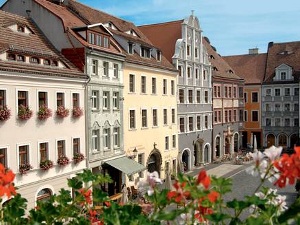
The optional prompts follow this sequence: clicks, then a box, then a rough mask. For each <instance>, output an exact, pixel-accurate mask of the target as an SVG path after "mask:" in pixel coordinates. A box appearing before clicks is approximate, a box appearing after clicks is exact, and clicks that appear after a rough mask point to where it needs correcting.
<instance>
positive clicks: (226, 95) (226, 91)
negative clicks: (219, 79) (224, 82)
mask: <svg viewBox="0 0 300 225" xmlns="http://www.w3.org/2000/svg"><path fill="white" fill-rule="evenodd" d="M224 96H225V98H228V87H226V86H225V94H224Z"/></svg>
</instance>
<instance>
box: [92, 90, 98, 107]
mask: <svg viewBox="0 0 300 225" xmlns="http://www.w3.org/2000/svg"><path fill="white" fill-rule="evenodd" d="M91 98H92V110H98V109H99V91H92V97H91Z"/></svg>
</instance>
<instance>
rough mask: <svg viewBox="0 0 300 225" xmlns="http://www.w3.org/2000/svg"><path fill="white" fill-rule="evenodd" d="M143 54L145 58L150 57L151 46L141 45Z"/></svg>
mask: <svg viewBox="0 0 300 225" xmlns="http://www.w3.org/2000/svg"><path fill="white" fill-rule="evenodd" d="M141 56H142V57H144V58H150V48H147V47H141Z"/></svg>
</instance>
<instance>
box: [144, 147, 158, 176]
mask: <svg viewBox="0 0 300 225" xmlns="http://www.w3.org/2000/svg"><path fill="white" fill-rule="evenodd" d="M161 164H162V157H161V154H160V152H159V150H158V149H153V150H152V152H151V153H150V155H149V157H148V159H147V170H148V172H150V173H152V172H154V171H157V172H158V174H160V170H161Z"/></svg>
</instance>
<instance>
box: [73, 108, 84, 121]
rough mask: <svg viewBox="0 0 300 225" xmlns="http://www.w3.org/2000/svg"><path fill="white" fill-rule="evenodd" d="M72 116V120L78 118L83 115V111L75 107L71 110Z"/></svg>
mask: <svg viewBox="0 0 300 225" xmlns="http://www.w3.org/2000/svg"><path fill="white" fill-rule="evenodd" d="M72 115H73V117H74V118H79V117H81V116H82V115H83V110H82V108H80V107H78V106H75V107H74V108H73V109H72Z"/></svg>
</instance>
